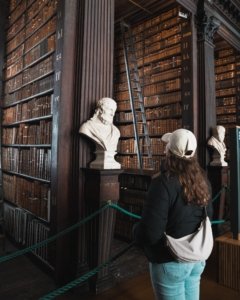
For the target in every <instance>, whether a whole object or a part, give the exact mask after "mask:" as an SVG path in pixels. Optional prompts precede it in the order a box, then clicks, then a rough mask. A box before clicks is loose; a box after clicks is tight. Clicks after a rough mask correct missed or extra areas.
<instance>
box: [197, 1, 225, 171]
mask: <svg viewBox="0 0 240 300" xmlns="http://www.w3.org/2000/svg"><path fill="white" fill-rule="evenodd" d="M204 2H205V1H204V0H199V1H198V8H197V19H196V21H197V36H198V101H199V104H198V110H199V128H198V151H199V152H198V155H199V161H200V164H201V166H202V167H203V168H204V169H205V168H206V166H207V165H208V163H209V161H210V157H209V153H208V151H207V147H206V145H207V143H206V142H207V139H208V137H209V136H210V129H211V127H212V126H216V99H215V71H214V44H213V35H214V33H215V32H216V30H217V29H218V27H219V25H220V22H219V21H218V20H217V19H216V18H214V17H213V16H209V15H208V14H207V12H206V11H205V8H204Z"/></svg>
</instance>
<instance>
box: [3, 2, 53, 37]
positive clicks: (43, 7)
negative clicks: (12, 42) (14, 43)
mask: <svg viewBox="0 0 240 300" xmlns="http://www.w3.org/2000/svg"><path fill="white" fill-rule="evenodd" d="M32 2H35V1H34V0H31V1H22V3H21V4H22V5H19V6H18V7H17V9H16V11H14V12H12V13H11V15H10V22H9V23H10V24H12V25H11V26H9V28H8V30H7V40H9V39H11V38H13V37H14V36H15V35H16V34H17V33H18V32H19V31H20V30H21V29H22V27H24V26H25V30H26V37H28V36H29V35H31V34H32V33H33V32H34V31H36V29H37V28H39V27H40V26H42V25H43V24H44V23H45V22H46V21H47V20H48V19H49V18H50V17H51V16H52V15H53V13H54V12H55V10H56V4H57V1H56V0H55V1H54V0H50V1H49V0H38V1H36V2H35V3H34V4H33V5H32V6H30V5H31V3H32ZM27 7H28V10H26V8H27ZM19 12H21V14H20V15H19ZM15 20H16V21H15Z"/></svg>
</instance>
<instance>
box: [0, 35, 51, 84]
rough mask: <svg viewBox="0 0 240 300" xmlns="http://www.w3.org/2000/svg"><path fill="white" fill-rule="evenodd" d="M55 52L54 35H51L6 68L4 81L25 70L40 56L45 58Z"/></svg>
mask: <svg viewBox="0 0 240 300" xmlns="http://www.w3.org/2000/svg"><path fill="white" fill-rule="evenodd" d="M54 50H55V35H51V36H50V37H47V38H46V39H45V40H43V41H42V42H41V43H40V44H38V45H37V46H36V47H34V48H33V49H32V50H30V51H29V52H28V53H27V54H26V55H25V56H22V57H21V58H19V59H17V60H16V61H15V62H13V63H12V64H11V65H9V66H8V67H6V70H5V79H8V78H10V77H13V76H15V75H16V74H18V73H20V72H21V71H22V70H23V68H26V67H27V66H28V65H30V64H32V63H34V62H35V61H37V60H38V59H39V58H41V57H42V56H45V55H46V54H48V53H51V52H52V51H54Z"/></svg>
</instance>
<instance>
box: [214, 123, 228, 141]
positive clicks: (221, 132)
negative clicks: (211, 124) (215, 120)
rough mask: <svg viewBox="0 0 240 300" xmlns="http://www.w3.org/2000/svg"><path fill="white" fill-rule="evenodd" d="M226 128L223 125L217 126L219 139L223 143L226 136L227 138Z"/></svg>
mask: <svg viewBox="0 0 240 300" xmlns="http://www.w3.org/2000/svg"><path fill="white" fill-rule="evenodd" d="M225 131H226V130H225V128H224V127H223V126H221V125H218V126H216V137H217V139H218V140H219V141H220V142H221V143H223V141H224V138H225Z"/></svg>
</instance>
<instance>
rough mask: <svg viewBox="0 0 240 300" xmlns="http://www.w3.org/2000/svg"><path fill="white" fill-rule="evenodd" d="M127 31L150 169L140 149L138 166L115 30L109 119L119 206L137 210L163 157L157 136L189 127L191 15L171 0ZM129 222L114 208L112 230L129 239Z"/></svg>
mask: <svg viewBox="0 0 240 300" xmlns="http://www.w3.org/2000/svg"><path fill="white" fill-rule="evenodd" d="M116 31H118V28H116ZM131 31H132V34H133V38H134V41H135V49H136V57H137V64H138V70H139V77H140V82H141V87H142V92H143V96H144V108H145V114H146V120H147V125H148V133H149V136H150V139H151V150H152V155H153V160H154V170H150V167H149V165H148V158H147V155H145V153H144V151H141V153H143V170H138V161H137V153H136V142H135V138H134V131H133V114H132V111H131V107H130V101H129V92H128V84H127V78H126V72H125V65H124V57H123V46H122V40H121V38H120V37H119V35H116V36H117V38H116V42H115V78H114V79H115V80H114V92H115V94H114V99H115V100H116V101H117V105H118V108H117V112H116V116H115V121H116V124H117V126H118V128H119V130H120V132H121V137H120V141H119V145H118V156H117V159H118V160H119V162H120V163H121V165H122V168H123V169H125V171H124V173H123V174H121V176H120V187H121V188H120V199H119V205H120V206H121V207H123V208H125V209H127V210H128V211H130V212H132V213H135V214H138V215H141V214H142V208H143V204H144V201H145V197H146V194H147V190H148V187H149V185H150V183H151V180H152V178H153V176H154V175H155V174H157V173H158V172H159V170H160V166H161V161H162V160H163V158H164V150H165V144H164V143H163V142H162V141H161V136H162V135H163V134H164V133H166V132H172V131H174V130H176V129H178V128H181V127H184V128H187V129H190V130H193V100H192V99H193V87H192V84H193V83H192V82H193V80H192V68H193V66H192V65H193V64H192V20H191V14H190V13H189V12H188V11H186V10H185V9H184V8H183V7H181V6H179V5H176V4H175V5H174V6H169V7H168V8H165V9H164V10H162V11H161V12H158V14H157V15H155V16H153V17H151V18H147V19H145V20H144V21H141V22H139V23H137V24H131ZM137 118H138V115H137ZM139 120H141V116H139ZM138 134H139V138H140V147H143V144H144V141H143V128H142V126H141V124H140V125H139V126H138ZM135 222H137V219H135V218H132V217H131V218H129V217H127V216H124V215H123V214H121V213H117V216H116V226H115V235H116V236H117V237H119V238H121V239H124V240H127V241H129V240H131V239H132V226H133V224H134V223H135Z"/></svg>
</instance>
